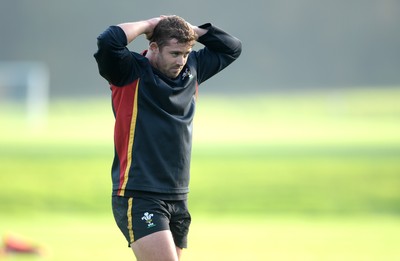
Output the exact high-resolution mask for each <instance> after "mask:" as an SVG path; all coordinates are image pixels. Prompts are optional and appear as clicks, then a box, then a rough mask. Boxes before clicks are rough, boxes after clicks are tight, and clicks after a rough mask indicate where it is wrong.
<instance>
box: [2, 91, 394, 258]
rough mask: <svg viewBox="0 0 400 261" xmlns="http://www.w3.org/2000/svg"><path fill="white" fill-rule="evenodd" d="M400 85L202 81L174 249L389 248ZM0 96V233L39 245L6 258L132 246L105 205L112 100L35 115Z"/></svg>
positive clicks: (327, 252)
mask: <svg viewBox="0 0 400 261" xmlns="http://www.w3.org/2000/svg"><path fill="white" fill-rule="evenodd" d="M399 97H400V89H396V88H392V89H390V88H386V89H385V88H381V89H379V88H376V89H351V90H343V89H339V90H334V91H332V90H331V91H305V92H291V93H290V94H289V93H270V94H268V95H260V96H249V97H229V96H201V95H200V98H199V101H198V107H197V115H196V119H195V130H194V148H193V160H192V178H191V193H190V195H189V197H190V202H189V204H190V209H191V211H192V215H193V225H192V230H191V234H190V246H189V250H187V251H186V253H185V260H221V259H225V260H398V259H400V250H398V248H397V246H396V242H399V241H400V233H399V232H400V218H399V217H400V190H399V188H400V104H399V103H398V100H399ZM0 109H1V110H0V125H1V126H2V127H1V129H0V233H3V235H5V234H6V233H8V232H10V233H17V234H21V235H23V236H26V237H28V238H31V239H32V240H34V241H36V242H38V243H39V244H42V245H44V246H45V247H46V248H47V252H48V255H47V256H45V257H40V258H38V257H36V258H35V257H29V256H26V257H19V256H11V257H10V256H9V257H7V260H59V261H64V260H132V259H133V257H132V253H131V252H130V250H129V249H128V248H127V247H126V246H125V245H126V244H125V242H124V240H123V238H122V236H121V235H120V233H119V231H118V230H117V228H116V226H115V225H114V221H113V219H112V216H111V215H110V209H109V204H110V198H109V195H110V185H111V184H110V173H109V170H110V166H111V160H112V152H113V149H112V130H113V116H112V113H111V109H110V102H109V101H108V100H107V99H92V100H58V101H53V102H52V103H51V107H50V112H49V116H48V122H47V125H46V126H44V127H42V128H40V127H37V126H36V127H37V128H33V127H32V126H30V125H29V124H27V122H26V120H25V118H24V115H25V113H24V111H23V109H21V108H20V107H19V106H17V105H15V104H1V105H0ZM0 235H1V234H0ZM208 255H210V256H211V257H208V258H206V256H208ZM0 259H1V258H0Z"/></svg>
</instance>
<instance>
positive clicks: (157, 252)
mask: <svg viewBox="0 0 400 261" xmlns="http://www.w3.org/2000/svg"><path fill="white" fill-rule="evenodd" d="M131 247H132V250H133V252H134V253H135V256H136V258H137V260H138V261H178V260H179V256H180V255H181V251H182V250H181V249H180V248H177V247H175V243H174V240H173V238H172V234H171V231H169V230H164V231H160V232H156V233H153V234H150V235H148V236H145V237H142V238H141V239H139V240H137V241H135V242H134V243H133V244H132V245H131Z"/></svg>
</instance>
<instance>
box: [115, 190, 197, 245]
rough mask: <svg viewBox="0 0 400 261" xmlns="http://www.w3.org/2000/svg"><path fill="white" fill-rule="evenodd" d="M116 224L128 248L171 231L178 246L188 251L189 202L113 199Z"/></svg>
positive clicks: (139, 198)
mask: <svg viewBox="0 0 400 261" xmlns="http://www.w3.org/2000/svg"><path fill="white" fill-rule="evenodd" d="M112 209H113V214H114V218H115V221H116V222H117V225H118V227H119V229H120V230H121V231H122V233H123V234H124V236H125V238H126V240H127V241H128V245H129V246H130V244H132V243H133V242H134V241H136V240H138V239H139V238H142V237H145V236H147V235H150V234H152V233H155V232H159V231H163V230H170V231H171V233H172V237H173V238H174V242H175V245H176V246H177V247H179V248H186V247H187V236H188V233H189V226H190V222H191V217H190V213H189V211H188V208H187V200H178V201H170V200H159V199H155V198H141V197H133V198H126V197H118V196H114V197H113V198H112Z"/></svg>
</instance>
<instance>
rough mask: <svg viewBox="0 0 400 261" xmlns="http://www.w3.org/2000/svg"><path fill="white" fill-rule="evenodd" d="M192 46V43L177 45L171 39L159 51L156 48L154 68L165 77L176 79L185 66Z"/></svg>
mask: <svg viewBox="0 0 400 261" xmlns="http://www.w3.org/2000/svg"><path fill="white" fill-rule="evenodd" d="M192 46H193V43H178V41H177V40H176V39H171V40H170V41H169V44H167V45H165V46H164V47H162V49H161V50H160V49H159V48H158V53H157V56H156V61H155V63H156V64H155V65H156V68H157V69H158V70H159V71H161V72H162V73H163V74H164V75H166V76H167V77H169V78H171V79H174V78H176V77H177V76H178V75H179V73H180V72H181V71H182V69H183V66H185V64H186V61H187V58H188V56H189V53H190V52H191V51H192Z"/></svg>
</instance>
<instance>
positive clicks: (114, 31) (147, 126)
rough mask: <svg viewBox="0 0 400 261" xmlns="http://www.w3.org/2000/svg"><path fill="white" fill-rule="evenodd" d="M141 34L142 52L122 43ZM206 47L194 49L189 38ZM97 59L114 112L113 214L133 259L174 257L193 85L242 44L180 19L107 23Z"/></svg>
mask: <svg viewBox="0 0 400 261" xmlns="http://www.w3.org/2000/svg"><path fill="white" fill-rule="evenodd" d="M142 34H143V35H145V36H146V38H147V39H148V40H149V46H148V49H147V50H146V51H144V52H143V53H142V54H139V53H136V52H131V51H129V50H128V49H127V47H126V46H127V45H128V44H129V43H131V42H132V41H133V40H135V39H136V38H137V37H138V36H139V35H142ZM196 41H197V42H200V43H202V44H203V45H204V46H205V47H204V48H203V49H201V50H199V51H192V47H193V45H194V44H195V42H196ZM97 44H98V51H97V52H96V53H95V55H94V56H95V58H96V61H97V63H98V67H99V72H100V74H101V75H102V76H103V77H104V78H105V79H106V80H107V81H108V82H109V84H110V86H111V87H110V88H111V92H112V108H113V112H114V115H115V119H116V120H115V129H114V145H115V157H114V161H113V165H112V181H113V194H112V195H113V200H112V205H113V213H114V217H115V220H116V222H117V224H118V226H119V228H120V229H121V231H122V233H123V234H124V235H125V237H126V239H127V240H128V244H129V245H130V246H131V247H132V249H133V251H134V254H135V256H136V258H137V259H138V260H145V261H147V260H179V258H180V256H181V251H182V249H183V248H186V247H187V234H188V229H189V225H190V221H191V218H190V214H189V212H188V209H187V193H188V191H189V189H188V185H189V168H190V158H191V146H192V120H193V116H194V109H195V103H196V96H197V89H198V85H199V84H201V83H203V82H204V81H206V80H207V79H209V78H210V77H212V76H213V75H215V74H216V73H218V72H219V71H221V70H222V69H224V68H225V67H226V66H228V65H229V64H230V63H232V62H233V61H234V60H236V59H237V58H238V57H239V55H240V53H241V42H240V41H239V40H238V39H237V38H235V37H233V36H230V35H229V34H227V33H225V32H224V31H222V30H221V29H219V28H217V27H215V26H213V25H211V24H204V25H202V26H193V25H191V24H189V23H187V22H186V21H185V20H184V19H182V18H180V17H178V16H161V17H157V18H152V19H149V20H144V21H138V22H131V23H123V24H120V25H118V26H111V27H109V28H108V29H107V30H106V31H105V32H104V33H102V34H101V35H100V36H99V37H98V42H97Z"/></svg>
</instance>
